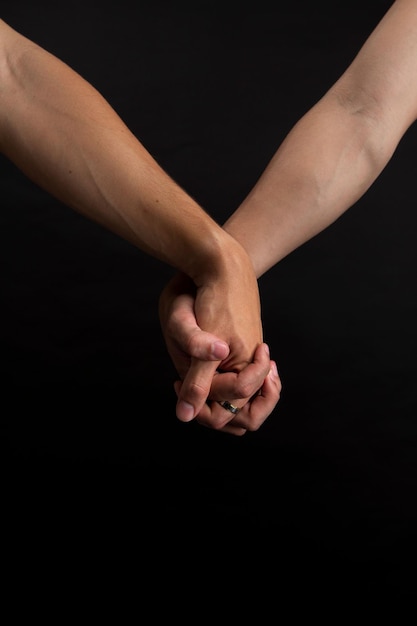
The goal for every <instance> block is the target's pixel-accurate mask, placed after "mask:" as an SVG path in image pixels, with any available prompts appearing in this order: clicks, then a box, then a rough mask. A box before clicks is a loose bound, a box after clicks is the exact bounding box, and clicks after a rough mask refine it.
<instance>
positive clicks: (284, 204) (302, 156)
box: [163, 0, 417, 360]
mask: <svg viewBox="0 0 417 626" xmlns="http://www.w3.org/2000/svg"><path fill="white" fill-rule="evenodd" d="M416 119H417V2H416V0H396V2H394V3H393V4H392V6H391V7H390V9H389V10H388V12H387V13H386V15H385V16H384V17H383V18H382V20H381V21H380V23H379V24H378V25H377V27H376V28H375V29H374V31H373V32H372V33H371V34H370V36H369V37H368V39H367V41H366V42H365V44H364V45H363V46H362V48H361V50H360V51H359V52H358V54H357V55H356V58H355V59H354V60H353V61H352V63H351V64H350V66H349V67H348V68H347V69H346V71H345V72H344V73H343V74H342V76H341V77H340V78H339V79H338V80H337V81H336V83H335V84H334V85H333V86H332V87H331V88H330V89H329V90H328V92H327V93H325V94H324V95H323V97H322V98H321V99H320V100H319V101H318V102H317V104H316V105H315V106H313V107H312V108H311V109H310V111H308V112H307V113H306V115H304V116H303V117H302V118H301V119H300V120H299V121H298V122H297V124H296V125H295V126H294V127H293V129H292V130H291V131H290V133H289V134H288V136H287V137H286V139H285V140H284V141H283V142H282V144H281V145H280V146H279V147H278V149H277V151H276V153H275V155H274V156H273V158H272V159H271V161H270V162H269V164H268V165H267V167H266V169H265V170H264V172H263V173H262V175H261V176H260V178H259V180H258V181H257V183H256V184H255V186H254V187H253V189H252V190H251V191H250V193H249V194H248V196H247V197H246V198H245V199H244V201H243V202H242V203H241V205H240V206H239V207H238V208H237V209H236V211H235V212H234V213H233V214H232V215H231V216H230V218H229V219H228V220H227V221H226V223H225V224H224V225H223V227H224V229H225V230H226V231H227V232H228V233H229V234H231V235H232V236H233V237H234V238H235V239H236V240H237V241H239V242H240V243H241V244H242V246H243V247H244V248H245V250H246V251H247V253H248V255H249V256H250V258H251V260H252V263H253V267H254V271H255V274H256V276H257V277H258V278H259V277H260V276H262V275H263V274H264V273H265V272H267V271H268V270H269V269H270V268H271V267H273V266H274V265H275V264H276V263H278V262H279V261H280V260H281V259H283V258H284V257H285V256H287V255H288V254H289V253H291V252H292V251H293V250H295V249H296V248H297V247H299V246H300V245H302V244H303V243H304V242H306V241H308V240H309V239H311V238H312V237H313V236H314V235H316V234H317V233H319V232H321V231H322V230H324V229H325V228H326V227H327V226H329V225H330V224H331V223H333V222H334V221H335V220H336V219H337V218H338V217H339V216H340V215H342V213H344V212H345V211H346V210H347V209H349V208H350V207H351V206H352V205H353V204H354V203H355V202H356V201H357V200H358V199H359V198H360V197H361V196H362V195H363V194H364V193H365V192H366V191H367V189H369V187H370V186H371V185H372V184H373V182H374V181H375V180H376V178H377V177H378V176H379V175H380V174H381V172H382V171H383V169H384V167H385V166H386V165H387V163H388V162H389V160H390V159H391V157H392V156H393V154H394V152H395V150H396V147H397V146H398V143H399V142H400V140H401V138H402V137H403V135H404V133H405V132H406V131H407V129H408V128H409V127H410V126H411V124H413V123H414V122H415V120H416ZM169 289H170V287H169V286H168V287H167V290H168V291H169ZM163 297H166V294H164V295H163ZM182 306H184V304H183V303H182V302H181V300H179V299H178V300H177V301H176V302H173V304H172V318H171V320H165V323H166V327H165V337H166V341H167V343H168V345H169V344H170V343H172V341H173V337H174V335H176V334H178V333H179V332H182V333H184V335H185V339H184V341H185V342H186V335H187V330H188V328H191V327H192V321H190V320H189V327H188V328H187V326H186V325H185V324H183V329H182V330H181V331H180V330H179V329H178V327H177V326H178V320H180V319H181V311H180V309H181V307H182ZM163 321H164V320H163ZM175 321H176V322H177V323H175ZM199 338H200V339H201V341H202V342H203V341H204V334H201V335H200V336H199ZM194 349H195V350H196V351H199V352H200V353H202V352H203V348H202V346H198V347H197V346H195V347H194ZM174 360H175V359H174Z"/></svg>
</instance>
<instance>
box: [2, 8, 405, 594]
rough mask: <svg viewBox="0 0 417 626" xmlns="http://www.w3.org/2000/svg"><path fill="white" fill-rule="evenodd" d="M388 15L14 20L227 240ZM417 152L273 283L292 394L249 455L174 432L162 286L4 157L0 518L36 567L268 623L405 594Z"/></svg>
mask: <svg viewBox="0 0 417 626" xmlns="http://www.w3.org/2000/svg"><path fill="white" fill-rule="evenodd" d="M390 4H391V3H390V2H388V1H381V2H376V1H374V2H353V3H349V4H339V3H333V4H332V5H330V6H328V3H324V2H314V3H312V2H294V3H286V5H285V6H284V5H283V4H282V5H280V4H279V3H275V4H272V6H270V3H266V2H262V1H260V2H256V3H253V4H251V3H247V4H238V3H228V2H223V3H221V2H199V3H198V2H195V3H187V2H180V3H175V2H174V3H169V2H160V1H157V2H148V1H146V2H145V1H144V2H134V3H131V2H119V3H114V4H113V3H104V4H101V3H94V2H92V1H91V0H84V1H83V2H81V1H79V0H76V1H75V2H71V3H63V2H54V3H52V2H44V1H38V2H36V3H31V2H29V1H19V0H17V1H16V0H14V1H13V2H12V1H11V0H2V2H1V9H2V17H3V19H4V20H5V21H6V22H8V23H9V24H10V25H11V26H13V27H14V28H16V29H17V30H19V31H20V32H22V33H23V34H25V35H26V36H28V37H29V38H31V39H32V40H34V41H36V42H37V43H39V44H40V45H41V46H43V47H44V48H46V49H47V50H49V51H51V52H53V53H54V54H56V55H57V56H58V57H59V58H61V59H62V60H64V61H66V62H67V63H68V64H69V65H70V66H71V67H73V68H74V69H75V70H77V71H78V72H79V73H80V74H81V75H83V76H84V77H85V78H86V79H87V80H89V81H90V82H91V83H92V84H93V85H94V86H95V87H96V88H97V89H98V90H99V91H100V92H101V93H102V94H103V95H104V96H105V97H106V98H107V100H108V101H109V102H110V103H111V104H112V106H113V107H114V108H115V110H116V111H117V112H118V114H119V115H120V116H121V117H122V119H123V120H124V121H125V122H126V123H127V124H128V126H129V127H130V128H131V130H132V131H133V132H134V133H135V134H136V136H137V137H139V138H140V140H141V141H142V142H143V143H144V145H145V146H146V147H147V149H148V150H149V151H150V152H151V153H152V154H153V155H154V157H155V158H156V159H157V160H158V161H159V163H161V164H162V165H163V167H164V168H165V169H166V170H167V171H168V172H169V173H170V174H171V175H172V176H173V177H174V178H175V179H176V180H177V181H178V182H179V183H180V184H181V185H182V186H183V187H184V188H185V189H186V190H187V191H188V192H189V193H190V194H192V195H193V196H194V197H195V198H196V199H197V200H198V202H199V203H200V204H201V205H202V206H203V207H204V208H205V209H206V210H207V211H208V212H209V213H210V214H211V215H213V216H214V217H215V219H216V220H218V221H219V222H220V223H222V222H223V221H224V220H225V219H226V217H227V216H228V215H229V214H230V213H231V212H232V211H233V209H234V208H235V207H236V206H237V205H238V204H239V202H240V201H241V200H242V199H243V198H244V197H245V195H246V194H247V193H248V191H249V190H250V189H251V187H252V185H253V184H254V183H255V181H256V180H257V178H258V176H259V175H260V173H261V172H262V170H263V168H264V167H265V166H266V164H267V162H268V161H269V159H270V158H271V156H272V154H273V153H274V151H275V149H276V148H277V146H278V145H279V143H280V142H281V140H282V139H283V138H284V136H285V135H286V133H287V132H288V131H289V130H290V128H291V127H292V125H293V124H294V123H295V122H296V121H297V120H298V119H299V117H300V116H301V115H302V114H303V113H304V112H306V111H307V110H308V108H309V107H310V106H312V105H313V104H314V103H315V102H316V101H317V99H318V98H319V97H320V96H321V95H323V93H324V92H325V91H326V89H327V88H328V87H330V85H331V84H332V83H333V82H334V81H335V80H336V79H337V78H338V77H339V75H340V74H341V73H342V71H343V70H344V69H345V68H346V67H347V65H348V63H349V62H350V61H351V60H352V59H353V57H354V55H355V54H356V53H357V51H358V50H359V48H360V46H361V45H362V43H363V42H364V41H365V39H366V37H367V36H368V34H369V33H370V32H371V30H372V29H373V27H374V26H375V25H376V24H377V22H378V20H379V19H380V17H381V16H382V15H383V13H384V12H385V11H386V10H387V8H388V7H389V6H390ZM416 146H417V136H416V129H415V128H414V127H412V128H411V129H410V130H409V131H408V133H407V134H406V136H405V137H404V138H403V140H402V142H401V143H400V145H399V147H398V149H397V151H396V153H395V155H394V157H393V159H392V161H391V162H390V163H389V164H388V166H387V167H386V169H385V170H384V172H383V173H382V175H381V176H380V178H379V179H378V180H377V181H376V183H375V184H374V185H373V187H372V188H371V189H370V190H369V191H368V192H367V193H366V194H365V196H364V197H363V198H362V199H361V200H360V201H359V202H357V203H356V204H355V205H354V207H352V208H351V209H350V210H349V211H347V213H345V214H344V215H343V216H342V217H341V218H340V219H339V220H338V221H337V222H336V223H335V224H333V225H332V226H331V227H329V228H328V229H326V230H325V231H324V232H323V233H321V234H320V235H318V236H317V237H315V238H314V239H313V240H311V241H309V242H307V243H306V244H305V245H303V246H302V247H301V248H299V249H298V250H296V251H295V252H293V253H292V254H291V255H289V256H288V257H287V258H286V259H284V260H283V261H282V262H281V263H280V264H279V265H277V266H275V267H274V268H273V269H271V270H270V271H269V272H268V273H267V274H266V275H264V276H263V277H262V278H261V280H260V288H261V297H262V307H263V320H264V335H265V340H266V341H267V342H268V343H269V345H270V347H271V352H272V356H273V358H274V359H276V361H277V363H278V368H279V371H280V375H281V378H282V383H283V391H282V398H281V400H280V402H279V404H278V405H277V407H276V409H275V411H274V413H273V414H272V415H271V416H270V417H269V419H268V420H267V422H266V423H265V424H264V425H263V426H262V428H261V429H260V430H259V431H258V432H257V433H251V434H247V435H246V436H245V437H243V438H239V439H238V438H234V437H229V436H227V435H224V434H221V433H216V432H214V431H211V430H207V429H205V428H202V427H201V426H198V425H197V424H182V423H180V422H179V421H178V420H177V419H176V417H175V395H174V391H173V387H172V383H173V381H174V379H175V375H174V371H173V366H172V364H171V362H170V360H169V357H168V355H167V353H166V350H165V346H164V344H163V341H162V337H161V333H160V327H159V321H158V317H157V300H158V295H159V292H160V290H161V288H162V286H163V285H164V284H165V282H166V281H167V280H168V278H169V277H170V275H171V273H172V270H171V268H169V267H167V266H164V265H163V264H161V263H159V262H158V261H156V260H155V259H152V258H150V257H147V256H146V255H145V254H143V253H142V252H141V251H139V250H137V249H135V248H133V247H132V246H131V245H130V244H127V243H126V242H124V241H122V240H120V239H119V238H117V237H116V236H114V235H113V234H112V233H109V232H107V231H105V230H104V229H102V228H100V227H99V226H97V225H96V224H93V223H91V222H89V221H88V220H86V219H85V218H83V217H81V216H79V215H77V214H75V213H74V212H72V211H71V210H70V209H68V208H67V207H65V206H64V205H62V204H60V203H58V202H57V201H56V200H54V199H53V198H52V197H50V196H49V195H48V194H47V193H46V192H44V191H43V190H41V189H39V188H38V187H37V186H36V185H34V184H33V183H31V182H30V181H28V180H27V179H26V178H25V177H24V176H23V174H21V173H20V172H19V170H17V169H16V168H15V167H14V166H13V165H12V164H11V163H10V162H8V161H7V159H5V158H4V157H2V159H1V167H0V177H1V178H0V189H1V212H0V220H1V228H0V237H1V243H0V254H1V273H0V280H1V335H0V341H1V353H2V367H1V374H2V383H3V384H2V397H3V402H2V424H3V431H4V438H3V441H4V450H3V458H4V460H5V463H4V478H5V487H6V488H7V489H8V497H9V498H10V500H8V502H9V503H10V505H9V506H7V507H6V510H7V515H6V519H8V520H9V521H10V523H11V527H13V529H14V530H16V529H17V532H18V537H19V542H18V544H19V545H20V546H21V547H22V546H24V550H26V551H27V553H31V551H32V550H33V549H34V547H36V546H37V547H39V537H40V536H41V537H42V545H45V544H47V545H49V546H50V545H55V546H56V554H57V555H59V557H58V556H56V558H57V559H58V560H60V562H61V564H62V562H63V560H64V561H65V562H66V563H68V562H70V561H71V559H74V558H75V557H74V554H76V555H77V557H76V558H77V559H78V560H79V561H81V562H83V561H84V565H85V562H87V563H88V567H90V568H92V567H93V564H94V566H95V567H96V568H97V570H99V569H100V567H102V568H103V569H104V570H105V569H106V566H105V564H108V562H109V559H110V558H113V559H114V560H115V561H118V567H119V570H122V571H123V569H124V568H123V565H122V562H123V558H125V559H127V561H131V565H132V564H133V567H134V568H135V572H136V574H138V571H139V572H140V571H141V570H143V571H146V572H147V579H148V580H149V579H151V580H152V581H153V582H154V583H155V584H158V585H160V584H161V579H162V574H164V576H167V572H169V573H170V574H172V578H169V576H168V578H169V579H170V581H171V584H173V583H172V581H173V580H175V578H176V577H177V576H178V572H177V568H180V567H183V568H185V574H182V576H183V577H184V578H183V584H184V588H185V589H187V588H189V586H190V585H191V584H196V579H197V580H198V577H199V576H201V571H200V570H199V567H200V566H201V564H202V563H203V564H204V568H203V569H204V570H205V571H206V570H209V569H210V568H213V567H214V571H213V573H212V574H211V576H212V577H213V578H212V579H211V580H212V584H213V586H214V587H215V588H216V589H217V591H218V592H219V593H220V594H223V595H226V593H225V589H223V585H225V586H226V588H227V587H228V585H230V583H231V579H232V580H233V581H234V584H236V583H237V582H238V586H240V585H241V589H242V590H248V589H250V588H251V587H252V585H253V584H254V583H255V582H256V583H257V584H258V585H259V586H260V589H261V590H262V589H263V590H262V594H263V596H264V600H265V599H266V598H268V597H269V598H272V599H274V601H275V600H276V601H277V602H283V601H284V599H286V598H288V597H293V595H294V597H296V596H297V597H302V596H304V597H305V594H307V593H309V592H311V593H312V595H314V597H315V598H316V599H323V598H325V597H333V598H334V597H335V595H338V594H346V597H350V598H354V597H359V596H360V597H365V598H366V597H368V598H369V597H371V596H372V597H373V596H375V597H377V598H382V597H387V595H388V596H389V597H393V598H398V597H400V596H406V595H407V594H410V595H411V594H412V593H413V589H414V584H415V578H414V576H413V574H412V573H411V574H410V569H409V566H411V564H412V562H413V560H414V555H415V550H414V542H413V536H414V534H415V526H416V512H417V510H416V486H417V464H416V459H417V454H416V444H417V422H416V418H417V403H416V400H417V394H416V377H417V367H416V359H415V353H416V349H417V332H416V313H417V291H416V272H417V253H416V224H417V217H416V199H417V183H416V180H417V179H416V174H415V173H416V167H417V150H416ZM34 529H36V531H35V530H34ZM54 542H55V543H54ZM81 546H82V547H81ZM64 555H65V556H64ZM122 555H123V557H122ZM145 555H147V556H146V560H145V561H144V559H145ZM149 555H151V556H149ZM119 559H120V560H119ZM251 560H252V561H251ZM254 561H255V567H254V569H251V568H249V566H248V564H249V563H250V562H252V563H253V562H254ZM237 563H240V565H237ZM145 564H146V565H145ZM245 564H246V568H245ZM152 568H156V570H158V569H159V572H158V573H157V574H154V575H155V579H154V578H153V577H152V576H151V577H150V572H151V571H152ZM271 568H272V569H271ZM79 569H80V571H82V569H83V568H82V567H80V568H79ZM197 572H200V573H199V575H197ZM112 574H113V575H114V570H113V573H112ZM149 577H150V578H149ZM196 586H197V585H196ZM142 589H143V588H142ZM383 592H384V593H385V594H387V595H385V596H381V595H379V594H381V593H383ZM323 601H324V600H323Z"/></svg>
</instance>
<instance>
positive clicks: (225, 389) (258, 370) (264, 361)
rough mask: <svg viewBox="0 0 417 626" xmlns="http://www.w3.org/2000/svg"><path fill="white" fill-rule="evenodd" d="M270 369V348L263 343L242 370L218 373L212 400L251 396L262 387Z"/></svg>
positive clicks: (214, 381)
mask: <svg viewBox="0 0 417 626" xmlns="http://www.w3.org/2000/svg"><path fill="white" fill-rule="evenodd" d="M270 369H271V361H270V358H269V348H268V346H267V344H265V343H263V344H260V345H259V346H258V347H257V349H256V351H255V354H254V358H253V362H252V363H249V365H247V366H246V367H245V368H244V369H243V370H242V371H241V372H238V373H236V372H220V373H218V374H216V376H215V377H214V378H213V383H212V386H211V390H210V400H218V401H221V400H226V399H227V400H229V401H232V400H233V399H234V400H236V399H238V398H241V399H243V398H245V399H247V398H251V397H252V396H253V395H254V394H255V393H256V392H257V391H258V390H259V389H260V388H261V387H262V384H263V382H264V380H265V378H266V377H267V376H268V373H269V370H270ZM234 404H235V403H234Z"/></svg>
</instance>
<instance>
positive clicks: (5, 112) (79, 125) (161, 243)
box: [0, 20, 278, 428]
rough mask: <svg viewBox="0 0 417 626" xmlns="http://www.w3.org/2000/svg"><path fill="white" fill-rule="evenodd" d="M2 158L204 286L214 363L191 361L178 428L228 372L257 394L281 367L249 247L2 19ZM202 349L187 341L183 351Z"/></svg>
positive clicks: (201, 317)
mask: <svg viewBox="0 0 417 626" xmlns="http://www.w3.org/2000/svg"><path fill="white" fill-rule="evenodd" d="M0 150H1V151H2V152H3V153H4V154H5V155H6V156H7V157H8V158H9V159H10V160H11V161H12V162H14V163H15V164H16V166H17V167H18V168H19V169H20V170H22V172H23V173H24V174H26V175H27V176H28V177H29V178H30V179H31V180H33V181H34V182H35V183H37V184H38V185H39V186H40V187H42V188H44V189H45V190H46V191H48V192H49V193H50V194H52V195H53V196H55V197H56V198H58V199H59V200H60V201H62V202H63V203H65V204H66V205H67V206H68V207H70V208H72V209H74V210H75V211H77V212H79V213H80V214H82V215H84V216H85V217H87V218H89V219H91V220H93V221H95V222H97V223H99V224H101V225H102V226H103V227H105V228H107V229H109V230H110V231H112V232H114V233H115V234H117V235H118V236H120V237H122V238H124V239H126V240H127V241H129V242H131V243H132V244H133V245H135V246H137V247H138V248H140V249H141V250H143V251H144V252H146V253H148V254H150V255H152V256H154V257H155V258H157V259H159V260H161V261H162V262H164V263H168V264H170V265H171V266H172V267H174V268H176V269H177V270H178V271H179V272H181V273H182V274H183V275H185V276H186V277H187V280H188V281H190V284H192V285H193V297H195V312H196V319H197V320H198V325H199V328H201V329H203V330H204V332H205V333H207V334H205V340H206V343H205V348H204V355H205V360H204V361H202V360H200V359H199V358H198V357H196V358H193V359H192V361H190V364H189V365H190V366H189V370H188V373H187V376H186V377H185V379H184V382H183V384H182V386H181V390H180V392H179V396H180V398H179V402H178V405H177V415H178V418H179V419H183V420H186V421H187V420H189V419H193V418H194V417H195V416H196V415H197V414H199V413H200V411H201V410H202V409H203V408H204V410H206V409H205V407H206V406H209V405H206V404H205V403H206V400H207V398H208V394H209V390H210V385H211V382H212V379H213V376H214V375H215V374H216V381H217V382H218V383H221V380H222V379H221V376H220V375H219V374H217V371H218V368H219V367H222V368H223V369H225V370H226V369H227V370H231V371H233V372H234V373H235V379H239V373H240V372H242V375H243V377H244V378H243V380H244V383H243V384H242V386H241V387H242V389H244V391H245V393H246V394H247V395H248V396H251V395H252V394H254V393H257V391H258V390H259V389H260V388H261V387H262V385H263V381H264V379H265V378H266V377H267V375H268V372H269V371H270V369H271V366H272V365H271V361H270V358H269V354H268V353H267V352H266V350H265V348H264V349H259V347H260V346H263V336H262V323H261V311H260V302H259V293H258V284H257V279H256V276H255V273H254V270H253V267H252V263H251V261H250V259H249V257H248V255H247V254H246V252H245V250H244V248H243V247H242V246H241V244H240V243H239V242H238V241H236V240H235V239H233V237H231V236H230V235H229V234H228V233H227V232H226V231H225V230H224V229H222V228H221V227H220V226H219V225H218V224H217V223H216V222H215V221H214V220H213V219H212V218H211V217H210V216H209V215H208V214H207V213H206V212H205V211H204V210H203V209H202V208H201V207H200V206H199V205H198V204H197V203H196V202H195V201H194V200H193V198H191V197H190V196H189V195H188V194H187V193H186V192H185V191H184V190H183V189H182V188H180V187H179V185H178V184H176V183H175V181H173V180H172V179H171V178H170V177H169V176H168V175H167V174H166V173H165V172H164V171H163V170H162V169H161V167H160V166H159V165H158V163H157V162H156V161H155V160H154V159H153V157H152V156H151V155H150V154H149V152H148V151H147V150H146V149H145V147H144V146H143V145H142V144H141V143H140V142H139V141H138V139H137V138H136V137H135V136H134V135H133V134H132V133H131V132H130V131H129V129H128V128H127V127H126V125H125V124H124V122H123V121H122V120H121V119H120V117H119V116H118V115H117V114H116V113H115V111H114V110H113V109H112V107H111V106H110V105H109V104H108V103H107V101H106V100H105V99H104V98H103V97H102V96H101V95H100V94H99V93H98V92H97V90H96V89H95V88H94V87H93V86H92V85H90V84H89V83H88V82H87V81H85V80H84V79H83V78H82V77H81V76H79V75H78V74H77V73H76V72H74V71H73V70H72V69H71V68H70V67H68V66H67V65H66V64H65V63H63V62H62V61H60V60H59V59H57V58H56V57H55V56H54V55H52V54H50V53H49V52H47V51H46V50H44V49H42V48H41V47H39V46H38V45H36V44H35V43H33V42H32V41H30V40H28V39H27V38H25V37H24V36H22V35H21V34H19V33H18V32H16V31H15V30H14V29H12V28H10V27H9V26H8V25H7V24H6V23H5V22H4V21H2V20H0ZM241 284H244V285H245V290H244V291H243V290H242V289H241ZM181 337H182V339H183V340H184V339H185V338H184V334H182V335H181ZM192 343H193V342H192V340H191V344H190V342H189V340H188V337H187V339H186V343H185V344H184V346H183V348H184V350H187V349H188V346H189V345H192ZM246 368H248V370H247V371H246ZM223 381H224V385H225V388H224V390H223V395H227V394H228V392H229V390H230V392H233V391H234V390H236V389H238V388H239V384H237V385H236V380H234V381H232V388H230V380H229V381H228V379H227V378H226V377H225V378H224V379H223ZM277 400H278V398H277V397H276V395H275V397H274V398H273V399H272V402H276V401H277ZM243 401H244V402H245V398H244V399H243ZM211 406H212V407H213V408H212V412H213V416H211V415H208V416H207V419H206V425H207V426H213V427H214V428H218V427H219V426H218V419H217V417H216V411H217V410H218V409H220V410H223V411H224V409H221V407H220V405H218V404H217V403H216V402H214V401H213V402H212V404H211Z"/></svg>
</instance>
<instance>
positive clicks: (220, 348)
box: [211, 341, 230, 361]
mask: <svg viewBox="0 0 417 626" xmlns="http://www.w3.org/2000/svg"><path fill="white" fill-rule="evenodd" d="M229 352H230V349H229V346H228V345H227V343H226V342H225V341H215V342H214V343H213V344H212V346H211V354H212V356H213V357H214V358H215V359H218V360H219V361H223V360H224V359H226V358H227V357H228V356H229Z"/></svg>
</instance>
